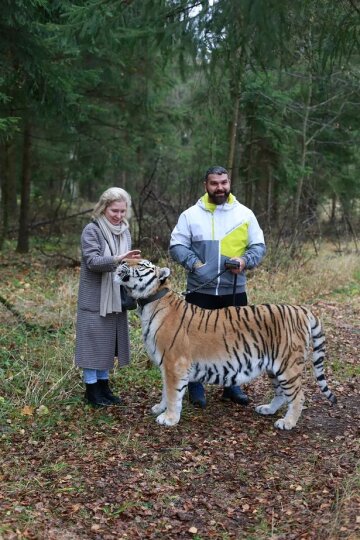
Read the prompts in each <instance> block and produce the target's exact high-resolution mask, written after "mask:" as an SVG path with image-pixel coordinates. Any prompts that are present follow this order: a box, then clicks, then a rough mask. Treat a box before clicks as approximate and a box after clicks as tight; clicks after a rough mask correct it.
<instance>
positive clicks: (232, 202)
mask: <svg viewBox="0 0 360 540" xmlns="http://www.w3.org/2000/svg"><path fill="white" fill-rule="evenodd" d="M169 249H170V256H171V257H172V258H173V259H174V260H175V261H177V262H178V263H180V264H181V265H182V266H183V267H184V268H185V269H186V270H187V271H188V278H187V288H188V290H189V291H192V290H193V289H195V288H197V287H201V285H202V284H204V287H201V288H200V289H199V290H198V292H202V293H205V294H213V295H225V294H232V293H233V284H234V274H232V273H231V272H225V273H224V274H222V275H221V276H219V277H218V278H217V279H216V280H215V281H213V282H212V283H208V284H207V285H205V284H206V282H207V281H208V280H211V279H212V278H214V277H215V276H216V275H217V274H218V273H219V272H221V270H223V269H224V262H225V260H226V259H228V258H232V257H242V258H243V259H245V261H246V268H248V269H251V268H254V267H255V266H257V265H258V264H259V263H260V261H261V260H262V258H263V256H264V255H265V251H266V248H265V242H264V235H263V232H262V230H261V228H260V226H259V223H258V221H257V219H256V217H255V215H254V213H253V212H252V211H251V210H250V209H249V208H247V207H246V206H244V205H242V204H240V203H239V201H237V199H236V198H235V197H234V195H232V194H230V195H229V198H228V200H227V202H226V203H224V204H222V205H215V204H212V203H211V202H210V201H209V197H208V194H207V193H206V194H205V195H204V196H203V197H201V199H199V200H198V202H197V203H196V204H195V205H194V206H191V207H190V208H188V209H187V210H185V212H183V213H182V214H181V215H180V217H179V220H178V222H177V224H176V226H175V228H174V230H173V231H172V234H171V240H170V248H169ZM199 261H200V262H201V263H203V266H201V267H200V268H196V263H198V262H199ZM245 288H246V276H245V273H244V272H242V273H241V274H239V275H238V278H237V288H236V293H240V292H244V291H245Z"/></svg>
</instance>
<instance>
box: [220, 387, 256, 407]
mask: <svg viewBox="0 0 360 540" xmlns="http://www.w3.org/2000/svg"><path fill="white" fill-rule="evenodd" d="M222 399H223V400H225V401H227V400H230V401H232V402H233V403H240V405H248V404H249V401H250V400H249V398H248V397H247V395H246V394H245V392H244V391H243V390H242V389H241V388H240V386H225V387H224V392H223V395H222Z"/></svg>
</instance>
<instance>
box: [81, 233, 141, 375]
mask: <svg viewBox="0 0 360 540" xmlns="http://www.w3.org/2000/svg"><path fill="white" fill-rule="evenodd" d="M124 234H126V235H127V236H128V245H129V250H130V249H131V237H130V233H129V230H128V229H127V230H126V231H125V232H124ZM81 251H82V257H81V270H80V284H79V296H78V310H77V324H76V350H75V364H76V365H77V366H79V367H81V368H90V369H111V368H112V367H113V366H114V356H118V360H119V365H120V366H124V365H126V364H128V363H129V362H130V343H129V329H128V320H127V312H126V311H124V312H123V313H110V314H108V315H107V316H106V317H101V316H100V290H101V274H102V272H112V271H113V270H115V267H116V265H115V264H114V257H112V256H109V257H104V251H105V239H104V237H103V235H102V234H101V231H100V228H99V227H98V225H96V223H89V224H88V225H86V227H85V228H84V230H83V232H82V235H81ZM116 348H117V351H116Z"/></svg>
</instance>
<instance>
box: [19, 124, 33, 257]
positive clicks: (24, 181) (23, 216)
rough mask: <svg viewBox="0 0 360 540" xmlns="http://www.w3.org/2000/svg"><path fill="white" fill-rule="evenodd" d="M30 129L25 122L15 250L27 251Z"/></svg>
mask: <svg viewBox="0 0 360 540" xmlns="http://www.w3.org/2000/svg"><path fill="white" fill-rule="evenodd" d="M30 152H31V129H30V124H29V123H28V122H26V124H25V127H24V138H23V158H22V172H21V203H20V219H19V236H18V244H17V248H16V251H17V252H18V253H28V251H29V211H30V188H31V163H30Z"/></svg>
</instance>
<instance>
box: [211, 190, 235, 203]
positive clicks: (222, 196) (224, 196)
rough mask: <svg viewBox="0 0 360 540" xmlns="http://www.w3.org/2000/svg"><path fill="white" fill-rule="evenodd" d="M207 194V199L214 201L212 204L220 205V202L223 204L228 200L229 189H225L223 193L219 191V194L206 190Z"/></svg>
mask: <svg viewBox="0 0 360 540" xmlns="http://www.w3.org/2000/svg"><path fill="white" fill-rule="evenodd" d="M207 193H208V195H209V201H210V202H212V203H214V204H217V205H220V204H224V203H226V201H227V200H228V197H229V195H230V190H229V191H225V192H224V193H219V194H216V193H212V194H211V193H209V192H207Z"/></svg>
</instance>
